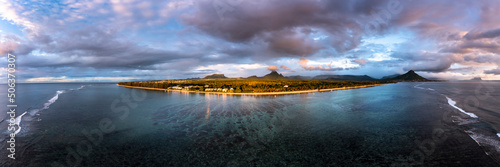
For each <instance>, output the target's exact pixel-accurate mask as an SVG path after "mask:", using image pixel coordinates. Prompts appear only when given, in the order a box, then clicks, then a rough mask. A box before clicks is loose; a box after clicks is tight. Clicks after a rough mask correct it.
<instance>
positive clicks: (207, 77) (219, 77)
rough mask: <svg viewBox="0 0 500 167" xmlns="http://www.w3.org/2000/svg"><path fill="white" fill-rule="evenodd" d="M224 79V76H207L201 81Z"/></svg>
mask: <svg viewBox="0 0 500 167" xmlns="http://www.w3.org/2000/svg"><path fill="white" fill-rule="evenodd" d="M224 78H227V77H226V76H224V74H212V75H207V76H206V77H205V78H203V79H224Z"/></svg>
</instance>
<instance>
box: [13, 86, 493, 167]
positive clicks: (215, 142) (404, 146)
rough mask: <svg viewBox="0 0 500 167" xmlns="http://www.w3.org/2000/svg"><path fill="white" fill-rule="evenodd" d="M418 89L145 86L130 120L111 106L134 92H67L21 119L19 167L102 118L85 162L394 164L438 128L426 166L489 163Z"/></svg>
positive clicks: (51, 157) (42, 162)
mask: <svg viewBox="0 0 500 167" xmlns="http://www.w3.org/2000/svg"><path fill="white" fill-rule="evenodd" d="M413 86H414V85H413V83H403V84H393V85H382V86H377V87H370V88H363V89H352V90H339V91H333V92H318V93H314V94H312V93H311V94H295V95H283V96H276V97H275V96H228V95H217V94H203V95H202V94H193V93H186V92H158V91H145V90H139V91H143V92H147V98H146V100H144V101H141V102H137V107H136V108H130V111H129V115H128V117H127V118H126V119H125V120H120V119H118V118H119V117H118V116H117V115H116V113H114V112H112V111H110V107H109V105H110V104H111V103H112V101H113V100H115V99H117V98H121V96H122V95H128V94H130V93H131V89H129V88H122V87H116V86H115V85H106V86H95V87H92V89H90V88H89V89H82V90H81V91H75V92H72V93H65V94H62V95H61V96H60V97H59V99H58V101H57V102H56V103H54V104H53V105H51V107H50V108H49V109H48V110H47V111H45V112H44V113H43V114H41V117H43V119H42V121H39V122H23V125H24V124H28V125H29V124H31V125H32V127H36V129H35V130H31V131H29V133H25V135H26V136H27V137H26V138H25V139H26V141H32V140H34V139H39V140H37V142H36V144H32V145H30V147H29V148H27V149H26V150H27V151H26V152H25V153H24V154H23V155H24V157H26V158H27V159H28V158H29V159H30V161H26V162H28V163H27V164H20V166H50V164H51V163H52V162H54V161H56V162H66V154H67V151H66V150H67V148H66V147H67V146H68V147H71V148H73V149H75V148H76V146H77V144H78V143H79V142H80V141H82V140H88V139H87V137H86V136H85V135H83V134H81V131H82V130H83V129H86V130H89V131H90V130H91V129H96V128H99V121H100V120H101V119H103V118H110V119H111V120H112V121H113V125H114V126H115V127H116V128H115V130H114V131H113V132H111V133H108V134H105V135H103V140H102V142H101V143H100V144H99V145H97V146H93V148H92V149H93V150H94V151H93V152H92V153H91V154H90V155H88V156H86V157H83V158H82V162H81V164H82V166H106V165H109V166H391V165H393V163H394V162H405V161H406V160H408V159H405V158H407V156H408V155H411V154H412V152H413V151H414V150H418V149H419V145H418V144H416V143H415V140H419V141H420V140H421V139H422V138H424V139H425V138H428V136H431V135H432V134H431V133H432V131H433V130H434V129H435V128H441V129H444V130H445V131H446V132H447V133H449V134H450V135H453V136H451V137H450V139H453V141H451V142H444V143H445V144H443V145H439V146H437V147H436V149H435V152H434V153H432V154H429V156H426V157H425V158H424V160H423V162H424V163H425V165H426V166H439V165H441V166H443V164H444V166H447V165H450V164H451V165H456V166H460V165H464V164H463V163H471V164H472V165H476V166H488V165H491V163H489V162H491V160H489V159H485V157H484V154H483V153H482V151H481V149H479V147H477V144H475V143H474V142H470V141H467V139H469V140H470V138H468V136H467V135H466V134H465V133H463V131H461V130H460V129H457V128H455V127H450V126H449V125H445V124H443V123H442V122H441V119H442V117H443V110H445V109H450V110H451V109H453V108H450V107H449V106H448V103H447V101H446V99H445V98H444V97H440V96H437V95H436V94H433V93H429V92H426V91H422V90H420V89H416V88H414V87H413ZM436 90H437V89H436ZM49 95H50V94H49ZM95 95H99V96H95ZM96 98H99V99H96ZM478 116H479V117H481V115H479V114H478ZM23 129H25V128H23ZM26 129H29V128H26ZM32 129H34V128H32ZM460 134H463V135H462V136H460ZM94 137H95V136H94ZM61 139H64V140H61ZM456 143H458V144H456ZM464 152H466V153H467V154H466V155H467V157H464V156H462V153H464ZM486 158H487V157H486ZM457 161H461V164H458V165H457V163H456V162H457ZM20 162H24V161H20ZM464 166H465V165H464Z"/></svg>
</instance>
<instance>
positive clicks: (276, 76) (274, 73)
mask: <svg viewBox="0 0 500 167" xmlns="http://www.w3.org/2000/svg"><path fill="white" fill-rule="evenodd" d="M262 78H264V79H285V77H284V76H283V75H281V74H280V73H278V72H277V71H275V70H273V71H271V73H269V74H267V75H265V76H264V77H262Z"/></svg>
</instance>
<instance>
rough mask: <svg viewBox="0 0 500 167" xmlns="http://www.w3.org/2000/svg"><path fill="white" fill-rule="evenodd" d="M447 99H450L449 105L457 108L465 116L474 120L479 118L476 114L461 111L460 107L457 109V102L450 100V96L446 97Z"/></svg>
mask: <svg viewBox="0 0 500 167" xmlns="http://www.w3.org/2000/svg"><path fill="white" fill-rule="evenodd" d="M445 97H446V99H448V104H449V105H450V106H452V107H453V108H456V109H457V110H458V111H460V112H462V113H464V114H467V115H468V116H470V117H472V118H478V117H477V115H476V114H474V113H469V112H466V111H464V110H463V109H461V108H460V107H457V106H456V105H455V104H457V102H455V101H453V99H451V98H449V97H448V96H445Z"/></svg>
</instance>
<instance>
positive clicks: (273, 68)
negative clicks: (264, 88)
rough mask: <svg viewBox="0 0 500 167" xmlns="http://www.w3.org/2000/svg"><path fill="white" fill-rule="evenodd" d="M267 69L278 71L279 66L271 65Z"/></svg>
mask: <svg viewBox="0 0 500 167" xmlns="http://www.w3.org/2000/svg"><path fill="white" fill-rule="evenodd" d="M266 69H267V70H269V71H278V70H279V68H278V66H269V67H266Z"/></svg>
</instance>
